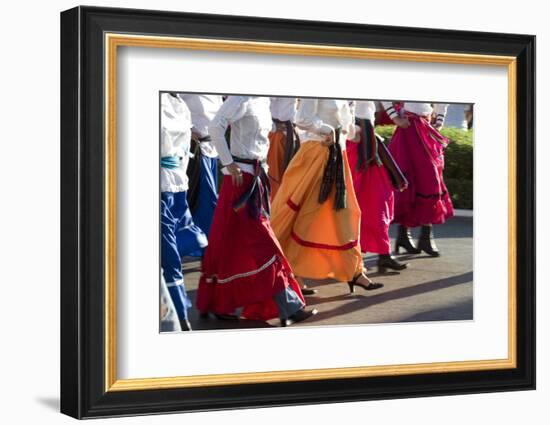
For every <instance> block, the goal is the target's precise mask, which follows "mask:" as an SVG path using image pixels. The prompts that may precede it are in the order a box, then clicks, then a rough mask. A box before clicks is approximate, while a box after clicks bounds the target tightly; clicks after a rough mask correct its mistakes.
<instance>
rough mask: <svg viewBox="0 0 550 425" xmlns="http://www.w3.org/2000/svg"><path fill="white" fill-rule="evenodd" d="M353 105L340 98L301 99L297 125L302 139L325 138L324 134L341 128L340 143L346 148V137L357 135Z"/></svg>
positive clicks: (303, 140) (306, 140)
mask: <svg viewBox="0 0 550 425" xmlns="http://www.w3.org/2000/svg"><path fill="white" fill-rule="evenodd" d="M352 109H353V105H350V102H348V101H347V100H338V99H300V104H299V106H298V110H297V112H296V126H297V127H298V129H299V130H300V131H299V133H298V134H299V136H300V140H301V141H302V143H307V142H308V141H310V140H324V136H325V135H327V134H330V133H331V132H333V131H334V130H335V129H336V128H338V127H340V128H341V133H340V140H338V141H337V142H338V143H339V144H340V147H341V148H342V150H344V149H345V148H346V139H352V138H353V137H355V121H354V118H353V111H352Z"/></svg>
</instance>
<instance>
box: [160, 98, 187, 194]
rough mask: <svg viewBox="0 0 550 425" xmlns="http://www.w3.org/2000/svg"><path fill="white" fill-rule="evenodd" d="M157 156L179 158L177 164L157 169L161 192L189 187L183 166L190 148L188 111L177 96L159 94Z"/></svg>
mask: <svg viewBox="0 0 550 425" xmlns="http://www.w3.org/2000/svg"><path fill="white" fill-rule="evenodd" d="M160 126H161V133H160V155H161V157H170V156H176V157H179V158H181V160H180V161H181V162H180V165H179V167H177V168H174V169H170V168H164V167H161V169H160V190H161V192H184V191H186V190H187V189H188V188H189V179H188V177H187V165H188V164H189V151H190V148H191V112H190V111H189V108H188V107H187V105H186V104H185V102H183V100H181V99H180V98H179V97H174V96H172V95H171V94H169V93H162V95H161V115H160Z"/></svg>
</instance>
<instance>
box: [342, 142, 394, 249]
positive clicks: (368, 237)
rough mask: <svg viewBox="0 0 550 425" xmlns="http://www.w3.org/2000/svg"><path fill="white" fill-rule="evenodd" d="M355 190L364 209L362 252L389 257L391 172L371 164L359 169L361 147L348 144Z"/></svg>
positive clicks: (392, 191)
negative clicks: (357, 166) (359, 149)
mask: <svg viewBox="0 0 550 425" xmlns="http://www.w3.org/2000/svg"><path fill="white" fill-rule="evenodd" d="M346 151H347V154H348V160H349V166H350V169H351V175H352V178H353V187H354V189H355V196H356V197H357V202H358V204H359V208H360V209H361V233H360V245H361V251H362V252H372V253H375V254H389V253H390V252H391V244H390V237H389V229H390V224H391V222H392V220H393V205H394V189H393V186H392V184H391V179H390V176H389V174H388V171H387V170H386V168H385V167H384V165H382V164H377V163H376V162H374V161H373V162H371V163H370V164H369V165H368V166H367V168H366V169H365V170H361V171H358V170H357V169H356V165H357V161H358V144H357V143H352V142H349V141H348V143H347V149H346Z"/></svg>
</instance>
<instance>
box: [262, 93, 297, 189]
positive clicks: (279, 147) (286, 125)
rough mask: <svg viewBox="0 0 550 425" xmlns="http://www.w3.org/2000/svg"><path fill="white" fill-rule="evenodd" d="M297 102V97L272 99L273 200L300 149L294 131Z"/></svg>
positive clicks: (269, 160)
mask: <svg viewBox="0 0 550 425" xmlns="http://www.w3.org/2000/svg"><path fill="white" fill-rule="evenodd" d="M297 101H298V99H296V98H295V97H272V98H271V106H270V109H271V117H272V118H273V126H274V128H273V131H271V133H269V152H268V153H267V165H268V167H269V168H268V176H269V182H270V183H271V199H272V200H273V199H275V195H276V194H277V191H278V190H279V186H280V185H281V181H282V180H283V174H284V173H285V170H286V167H288V164H289V163H290V160H291V159H292V158H293V157H294V155H296V152H297V151H298V148H299V147H300V140H299V139H298V135H297V134H296V130H295V129H294V119H295V117H296V105H297Z"/></svg>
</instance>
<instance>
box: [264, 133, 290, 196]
mask: <svg viewBox="0 0 550 425" xmlns="http://www.w3.org/2000/svg"><path fill="white" fill-rule="evenodd" d="M285 148H286V134H285V133H284V132H283V131H272V132H271V133H269V151H268V153H267V165H268V170H267V175H268V177H269V183H270V184H271V200H272V201H273V199H275V195H276V194H277V191H278V190H279V186H280V185H281V182H282V180H283V174H284V172H285V170H284V169H283V167H284V161H285Z"/></svg>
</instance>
